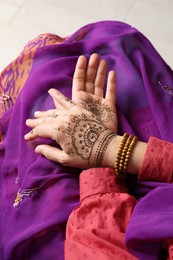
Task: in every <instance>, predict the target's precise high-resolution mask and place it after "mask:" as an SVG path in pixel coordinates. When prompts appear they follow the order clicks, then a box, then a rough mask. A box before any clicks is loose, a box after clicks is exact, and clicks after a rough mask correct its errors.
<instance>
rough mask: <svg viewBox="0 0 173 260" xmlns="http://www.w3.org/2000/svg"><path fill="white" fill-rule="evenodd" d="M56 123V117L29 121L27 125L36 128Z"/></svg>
mask: <svg viewBox="0 0 173 260" xmlns="http://www.w3.org/2000/svg"><path fill="white" fill-rule="evenodd" d="M54 121H55V118H54V117H41V118H37V119H27V120H26V125H27V126H29V127H32V128H34V127H36V126H39V125H42V124H53V123H54Z"/></svg>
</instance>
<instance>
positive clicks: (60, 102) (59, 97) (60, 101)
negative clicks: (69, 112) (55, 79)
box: [48, 89, 76, 109]
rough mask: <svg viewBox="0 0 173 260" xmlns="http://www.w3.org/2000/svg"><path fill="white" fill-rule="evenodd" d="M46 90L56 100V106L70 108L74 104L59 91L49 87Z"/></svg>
mask: <svg viewBox="0 0 173 260" xmlns="http://www.w3.org/2000/svg"><path fill="white" fill-rule="evenodd" d="M48 92H49V94H50V95H51V96H52V98H53V99H54V100H55V101H56V103H57V106H56V107H57V108H59V109H60V108H64V109H71V108H72V107H75V106H76V104H75V103H74V102H73V101H72V100H71V99H69V98H67V97H66V96H64V95H63V94H62V93H61V92H60V91H58V90H56V89H50V90H49V91H48Z"/></svg>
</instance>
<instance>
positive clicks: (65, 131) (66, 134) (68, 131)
mask: <svg viewBox="0 0 173 260" xmlns="http://www.w3.org/2000/svg"><path fill="white" fill-rule="evenodd" d="M71 131H72V129H71V127H67V128H66V129H65V130H64V133H65V136H66V137H70V135H71Z"/></svg>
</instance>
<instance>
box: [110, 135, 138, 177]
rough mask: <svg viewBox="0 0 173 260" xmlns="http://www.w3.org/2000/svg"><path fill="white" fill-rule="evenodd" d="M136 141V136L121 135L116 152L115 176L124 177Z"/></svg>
mask: <svg viewBox="0 0 173 260" xmlns="http://www.w3.org/2000/svg"><path fill="white" fill-rule="evenodd" d="M136 141H137V137H136V136H132V135H129V134H127V133H125V134H124V135H123V139H122V141H121V144H120V146H119V148H118V152H117V155H116V158H115V173H116V174H117V175H120V174H122V175H124V174H126V173H127V166H128V161H129V158H130V156H131V154H132V151H133V148H134V145H135V143H136Z"/></svg>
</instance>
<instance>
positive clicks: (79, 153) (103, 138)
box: [25, 89, 115, 169]
mask: <svg viewBox="0 0 173 260" xmlns="http://www.w3.org/2000/svg"><path fill="white" fill-rule="evenodd" d="M49 93H50V95H51V96H52V97H53V98H54V100H56V110H53V111H52V110H49V111H47V112H46V116H44V117H39V112H38V113H37V116H38V118H37V119H28V120H27V121H26V124H27V126H29V127H31V128H32V131H31V132H29V133H28V134H26V135H25V139H26V140H28V141H29V140H34V139H35V138H37V137H46V138H51V139H53V140H55V141H56V142H57V144H58V145H59V146H60V148H57V147H52V146H49V145H44V144H43V145H39V146H37V147H36V152H37V153H40V154H42V155H44V156H45V157H47V158H48V159H50V160H52V161H55V162H59V163H61V164H63V165H66V166H72V167H77V168H83V169H84V168H89V167H95V166H97V167H99V166H108V165H107V164H108V157H109V152H108V146H109V145H110V143H111V141H112V140H113V139H114V138H115V134H114V132H113V131H110V130H109V129H108V128H107V127H106V126H105V124H104V123H105V122H104V120H102V118H101V117H98V116H95V115H94V113H92V112H90V111H87V110H86V109H82V108H81V107H80V106H78V105H76V104H74V103H73V102H72V101H71V100H69V99H67V98H66V97H65V96H64V95H63V94H61V93H60V92H59V91H57V90H54V89H52V90H50V91H49ZM41 113H42V112H41Z"/></svg>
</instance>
